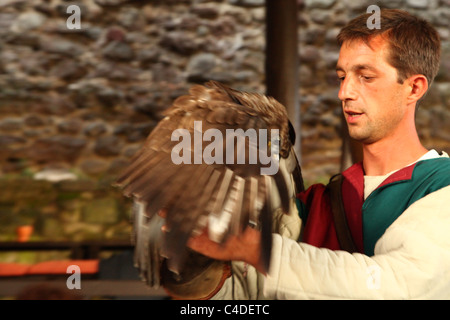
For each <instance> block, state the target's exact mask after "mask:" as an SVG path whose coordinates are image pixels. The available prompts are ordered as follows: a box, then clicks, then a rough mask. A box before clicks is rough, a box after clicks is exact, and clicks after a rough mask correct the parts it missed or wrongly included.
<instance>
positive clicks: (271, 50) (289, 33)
mask: <svg viewBox="0 0 450 320" xmlns="http://www.w3.org/2000/svg"><path fill="white" fill-rule="evenodd" d="M297 15H298V6H297V0H283V1H279V0H266V61H265V72H266V86H267V92H266V93H267V95H269V96H272V97H274V98H275V99H277V100H278V101H279V102H280V103H282V104H283V105H284V106H285V107H286V108H287V111H288V115H289V119H290V121H291V123H292V125H293V126H294V129H295V132H296V135H297V137H296V144H295V151H296V153H297V156H298V158H299V161H300V160H301V152H300V151H301V149H300V148H301V143H300V134H301V126H300V105H299V98H298V91H299V75H298V72H299V71H298V70H299V57H298V34H297V26H298V21H297V20H298V18H297Z"/></svg>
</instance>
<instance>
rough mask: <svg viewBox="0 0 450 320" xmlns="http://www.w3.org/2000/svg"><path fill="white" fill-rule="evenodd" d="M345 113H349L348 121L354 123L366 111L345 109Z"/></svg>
mask: <svg viewBox="0 0 450 320" xmlns="http://www.w3.org/2000/svg"><path fill="white" fill-rule="evenodd" d="M345 114H346V115H347V122H349V123H353V122H355V121H357V120H358V119H359V118H360V117H361V116H362V115H363V114H364V113H363V112H357V111H352V110H347V111H345Z"/></svg>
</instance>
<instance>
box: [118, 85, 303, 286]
mask: <svg viewBox="0 0 450 320" xmlns="http://www.w3.org/2000/svg"><path fill="white" fill-rule="evenodd" d="M275 133H278V135H277V134H275ZM291 136H292V133H291ZM288 140H289V121H288V118H287V114H286V111H285V109H284V107H283V106H282V105H280V104H279V103H278V102H276V101H275V100H274V99H270V98H267V97H265V96H263V95H258V94H250V93H245V92H240V91H237V90H233V89H230V88H228V87H226V86H224V85H222V84H220V83H217V82H209V83H207V84H206V85H205V86H201V85H196V86H193V87H192V88H191V89H190V91H189V94H188V95H185V96H182V97H179V98H178V99H177V100H175V102H174V103H173V105H172V106H171V107H170V108H169V109H168V110H167V111H166V117H165V118H164V119H163V120H161V121H160V123H159V124H158V125H157V126H156V127H155V129H153V131H152V132H151V134H150V135H149V136H148V138H147V140H146V142H145V144H144V146H143V147H142V148H141V150H140V151H138V153H137V154H136V155H135V156H134V158H133V159H132V161H131V163H130V165H129V167H128V168H126V170H125V171H124V172H123V174H122V175H121V176H120V177H119V179H118V180H117V182H116V184H117V185H119V186H120V187H122V188H123V192H124V194H125V195H126V196H129V197H133V198H134V199H135V201H136V203H137V206H136V209H135V210H134V218H133V219H134V232H135V242H136V248H135V262H136V264H137V266H138V268H139V269H140V271H141V275H142V276H143V277H144V278H145V279H146V280H147V281H148V283H149V284H150V285H152V286H157V285H159V279H158V277H159V274H158V272H159V270H158V268H159V263H160V256H163V257H164V258H166V259H167V264H168V266H169V268H170V269H171V270H172V271H174V272H176V273H179V272H180V270H181V269H182V266H183V263H184V260H185V258H186V256H187V249H186V243H187V241H188V239H189V237H190V236H192V235H193V234H195V233H196V232H202V231H203V230H204V229H205V228H207V229H208V232H209V236H210V238H211V239H212V240H214V241H217V242H219V243H220V242H223V241H225V240H226V238H227V236H229V235H236V234H239V233H240V232H241V231H243V229H244V228H245V227H246V226H248V225H250V226H253V227H255V228H259V229H260V230H261V231H262V257H263V259H264V260H263V261H264V262H265V266H266V267H267V268H268V265H269V259H270V251H271V232H272V230H271V222H272V214H273V211H274V210H275V209H276V208H280V207H281V208H282V209H283V211H284V212H286V213H288V212H290V211H292V210H293V209H292V208H293V206H294V207H295V200H293V199H294V198H295V194H296V193H297V192H299V191H300V189H301V188H303V181H302V180H301V173H300V168H299V166H298V163H297V158H296V157H295V154H294V152H293V149H292V143H291V141H288ZM264 170H266V171H264ZM264 172H265V173H264ZM267 172H269V174H267ZM262 173H263V174H262ZM161 210H162V211H164V215H163V217H161V215H160V214H159V213H160V212H162V211H161ZM163 224H165V228H166V232H164V233H161V226H162V225H163Z"/></svg>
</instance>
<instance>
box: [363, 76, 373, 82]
mask: <svg viewBox="0 0 450 320" xmlns="http://www.w3.org/2000/svg"><path fill="white" fill-rule="evenodd" d="M361 78H363V79H364V80H366V81H370V80H373V79H374V77H370V76H361Z"/></svg>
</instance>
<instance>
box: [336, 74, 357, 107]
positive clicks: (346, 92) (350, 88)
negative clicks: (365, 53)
mask: <svg viewBox="0 0 450 320" xmlns="http://www.w3.org/2000/svg"><path fill="white" fill-rule="evenodd" d="M338 97H339V100H341V101H346V100H355V99H356V91H355V83H354V80H352V78H351V77H349V76H347V77H345V78H344V79H343V80H341V86H340V88H339V93H338Z"/></svg>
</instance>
